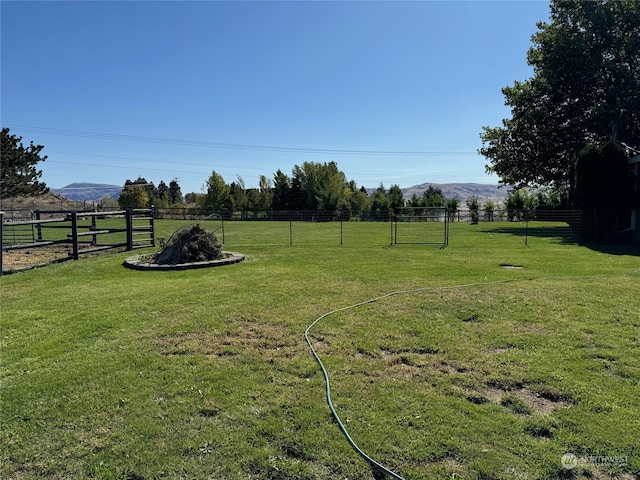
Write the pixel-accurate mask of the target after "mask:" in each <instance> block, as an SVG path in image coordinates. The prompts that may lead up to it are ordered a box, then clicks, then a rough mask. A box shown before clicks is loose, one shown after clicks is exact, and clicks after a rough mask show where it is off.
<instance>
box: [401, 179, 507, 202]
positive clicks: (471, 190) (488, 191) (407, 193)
mask: <svg viewBox="0 0 640 480" xmlns="http://www.w3.org/2000/svg"><path fill="white" fill-rule="evenodd" d="M429 185H433V187H434V188H439V189H440V190H442V193H443V195H444V197H445V198H455V197H458V198H459V199H460V202H461V204H462V206H464V202H465V201H466V200H467V198H469V197H471V196H472V195H476V196H477V197H478V201H479V202H480V203H484V202H486V201H487V200H491V201H493V202H494V203H503V202H504V200H505V199H506V198H507V192H508V190H507V189H506V188H505V187H498V185H490V184H485V183H423V184H421V185H414V186H413V187H409V188H405V189H403V190H402V195H403V196H404V198H405V199H407V200H408V199H410V198H411V197H412V196H413V194H414V193H415V194H416V195H417V196H418V197H421V196H422V194H423V193H424V192H425V191H426V190H427V189H428V188H429Z"/></svg>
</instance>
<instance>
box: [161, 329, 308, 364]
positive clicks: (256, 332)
mask: <svg viewBox="0 0 640 480" xmlns="http://www.w3.org/2000/svg"><path fill="white" fill-rule="evenodd" d="M156 345H157V347H158V349H159V351H160V353H161V354H162V355H205V356H209V357H228V356H235V355H242V354H243V353H245V352H247V351H249V350H251V351H258V352H261V353H262V354H268V355H273V354H274V353H276V352H277V353H276V354H277V355H278V356H284V357H285V358H288V357H291V356H293V350H294V349H296V348H299V347H298V346H297V345H296V344H295V342H293V341H290V340H288V339H287V337H286V332H285V331H284V329H283V328H280V327H277V326H274V325H261V326H259V327H258V326H251V327H247V328H246V329H243V330H241V331H238V332H233V333H227V334H223V335H216V334H214V333H209V332H183V333H175V334H171V335H166V336H162V337H160V338H158V339H157V341H156Z"/></svg>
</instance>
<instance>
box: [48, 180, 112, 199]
mask: <svg viewBox="0 0 640 480" xmlns="http://www.w3.org/2000/svg"><path fill="white" fill-rule="evenodd" d="M50 190H51V191H52V192H53V193H57V194H58V195H62V196H63V197H65V198H68V199H70V200H100V199H101V198H102V197H104V196H107V197H111V198H116V199H117V198H118V197H119V196H120V192H121V191H122V186H121V185H107V184H105V183H71V184H69V185H67V186H66V187H63V188H51V189H50Z"/></svg>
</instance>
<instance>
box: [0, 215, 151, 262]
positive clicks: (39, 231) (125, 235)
mask: <svg viewBox="0 0 640 480" xmlns="http://www.w3.org/2000/svg"><path fill="white" fill-rule="evenodd" d="M43 215H46V216H47V217H48V218H43ZM52 215H56V216H52ZM33 217H34V218H32V219H29V220H8V221H5V219H4V212H0V236H1V238H2V249H1V250H0V270H2V269H3V268H2V267H4V263H3V255H2V252H9V251H15V250H21V249H27V248H39V247H47V246H52V245H62V246H63V247H64V246H67V247H69V248H67V249H66V253H67V254H66V256H65V257H62V258H60V259H58V261H59V260H78V259H79V258H80V255H83V254H87V253H91V252H96V251H101V250H108V249H112V248H126V249H127V250H133V249H135V248H143V247H150V246H154V245H155V233H154V214H153V210H152V209H135V210H119V211H111V212H94V211H55V210H37V211H35V212H33ZM134 232H135V233H134Z"/></svg>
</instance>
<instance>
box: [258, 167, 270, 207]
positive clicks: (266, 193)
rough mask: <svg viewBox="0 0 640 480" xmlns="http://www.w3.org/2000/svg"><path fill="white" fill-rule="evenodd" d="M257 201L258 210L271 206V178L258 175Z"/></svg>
mask: <svg viewBox="0 0 640 480" xmlns="http://www.w3.org/2000/svg"><path fill="white" fill-rule="evenodd" d="M258 191H259V201H258V208H259V209H260V210H269V209H270V208H271V202H272V200H273V187H272V186H271V179H269V178H267V177H265V176H264V175H260V180H259V181H258Z"/></svg>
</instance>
